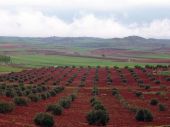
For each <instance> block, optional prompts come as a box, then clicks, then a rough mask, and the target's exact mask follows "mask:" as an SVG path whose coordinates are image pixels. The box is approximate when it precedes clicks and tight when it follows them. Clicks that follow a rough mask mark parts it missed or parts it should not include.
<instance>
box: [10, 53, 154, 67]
mask: <svg viewBox="0 0 170 127" xmlns="http://www.w3.org/2000/svg"><path fill="white" fill-rule="evenodd" d="M11 58H12V62H13V63H14V64H21V65H24V66H27V67H41V66H60V65H61V66H63V65H68V66H71V65H75V66H88V65H89V66H98V65H100V66H119V67H124V66H129V67H133V66H135V65H141V66H144V65H146V64H148V63H146V64H145V63H133V62H114V61H111V60H101V59H95V58H82V57H70V56H59V55H57V56H56V55H55V56H54V55H48V56H47V55H17V56H11ZM152 65H153V64H152Z"/></svg>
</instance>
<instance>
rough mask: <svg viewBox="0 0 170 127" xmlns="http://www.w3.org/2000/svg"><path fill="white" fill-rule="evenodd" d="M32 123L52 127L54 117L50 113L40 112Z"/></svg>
mask: <svg viewBox="0 0 170 127" xmlns="http://www.w3.org/2000/svg"><path fill="white" fill-rule="evenodd" d="M34 123H35V124H36V125H38V126H43V127H52V126H53V125H54V119H53V116H52V115H50V114H48V113H43V112H41V113H38V114H37V115H36V116H35V118H34Z"/></svg>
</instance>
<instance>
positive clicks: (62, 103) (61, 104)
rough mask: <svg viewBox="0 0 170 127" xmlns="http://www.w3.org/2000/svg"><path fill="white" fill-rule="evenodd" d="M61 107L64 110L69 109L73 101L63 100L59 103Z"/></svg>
mask: <svg viewBox="0 0 170 127" xmlns="http://www.w3.org/2000/svg"><path fill="white" fill-rule="evenodd" d="M59 105H60V106H62V107H63V108H69V107H70V105H71V100H70V99H69V98H63V99H61V100H60V101H59Z"/></svg>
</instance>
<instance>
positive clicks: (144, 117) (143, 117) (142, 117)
mask: <svg viewBox="0 0 170 127" xmlns="http://www.w3.org/2000/svg"><path fill="white" fill-rule="evenodd" d="M135 118H136V120H137V121H145V122H150V121H152V120H153V115H152V113H151V112H150V111H149V110H147V109H139V110H138V111H137V112H136V115H135Z"/></svg>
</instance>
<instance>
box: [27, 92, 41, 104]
mask: <svg viewBox="0 0 170 127" xmlns="http://www.w3.org/2000/svg"><path fill="white" fill-rule="evenodd" d="M28 97H29V98H30V100H31V101H33V102H38V101H39V100H40V97H39V96H38V95H36V94H30V95H29V96H28Z"/></svg>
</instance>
